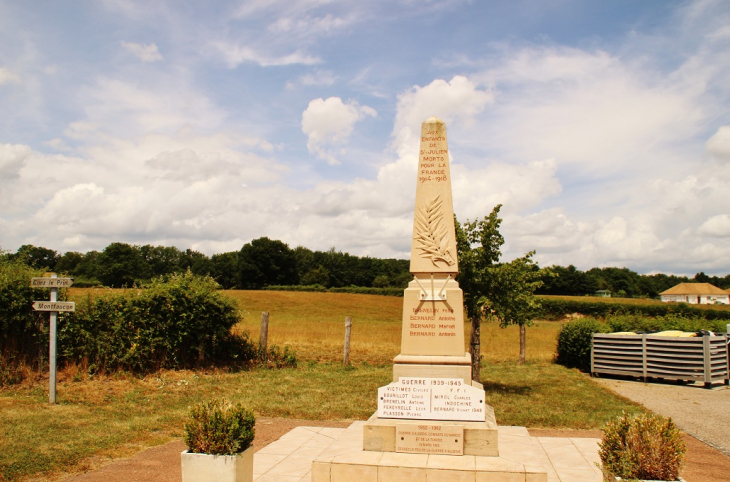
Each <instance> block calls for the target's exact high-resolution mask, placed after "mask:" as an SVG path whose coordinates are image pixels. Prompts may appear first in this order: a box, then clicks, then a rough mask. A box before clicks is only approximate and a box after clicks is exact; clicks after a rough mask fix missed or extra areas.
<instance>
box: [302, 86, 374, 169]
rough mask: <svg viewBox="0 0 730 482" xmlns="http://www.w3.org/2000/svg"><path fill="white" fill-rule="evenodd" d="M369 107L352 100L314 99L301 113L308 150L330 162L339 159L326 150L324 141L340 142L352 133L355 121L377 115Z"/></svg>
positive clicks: (335, 161)
mask: <svg viewBox="0 0 730 482" xmlns="http://www.w3.org/2000/svg"><path fill="white" fill-rule="evenodd" d="M377 115H378V113H377V112H376V111H375V110H374V109H373V108H371V107H368V106H361V105H359V104H358V103H357V102H356V101H354V100H350V101H348V102H347V103H344V102H342V99H340V98H339V97H329V98H327V99H322V98H319V99H314V100H312V101H310V102H309V105H308V106H307V108H306V109H305V110H304V112H303V113H302V132H304V133H305V134H306V135H307V138H308V140H307V148H308V149H309V152H312V153H316V154H317V155H318V156H319V157H321V158H322V159H324V160H326V161H327V162H328V163H330V164H332V165H336V164H340V161H339V160H338V159H337V158H336V157H335V156H334V155H333V154H332V153H331V152H330V151H328V150H327V149H325V146H326V145H327V144H344V143H345V142H346V141H347V139H348V138H349V137H350V134H352V130H353V128H354V127H355V123H356V122H357V121H359V120H361V119H363V118H365V117H366V116H371V117H377Z"/></svg>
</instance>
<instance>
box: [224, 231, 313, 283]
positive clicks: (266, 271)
mask: <svg viewBox="0 0 730 482" xmlns="http://www.w3.org/2000/svg"><path fill="white" fill-rule="evenodd" d="M238 264H239V273H240V286H241V287H242V288H244V289H259V288H263V287H264V286H269V285H295V284H297V283H298V282H299V276H298V274H297V259H296V256H295V255H294V252H293V251H292V250H291V249H290V248H289V246H287V245H286V244H285V243H283V242H281V241H276V240H271V239H269V238H266V237H263V238H258V239H254V240H253V241H251V242H250V243H247V244H244V245H243V247H242V248H241V251H240V252H239V253H238Z"/></svg>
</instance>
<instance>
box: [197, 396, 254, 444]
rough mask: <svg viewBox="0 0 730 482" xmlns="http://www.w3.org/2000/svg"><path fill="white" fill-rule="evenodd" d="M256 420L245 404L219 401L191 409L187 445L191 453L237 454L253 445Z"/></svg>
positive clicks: (205, 403)
mask: <svg viewBox="0 0 730 482" xmlns="http://www.w3.org/2000/svg"><path fill="white" fill-rule="evenodd" d="M255 423H256V418H255V417H254V414H253V412H252V411H251V410H247V409H246V408H244V407H243V405H242V404H241V403H236V404H233V403H231V402H229V401H228V400H225V399H216V400H211V401H209V402H203V403H200V404H198V405H195V406H193V407H190V412H189V416H188V421H187V422H186V423H185V444H186V445H187V446H188V449H190V451H191V452H193V453H196V454H210V455H234V454H237V453H239V452H243V451H244V450H246V449H247V448H249V447H250V446H251V442H253V437H254V425H255Z"/></svg>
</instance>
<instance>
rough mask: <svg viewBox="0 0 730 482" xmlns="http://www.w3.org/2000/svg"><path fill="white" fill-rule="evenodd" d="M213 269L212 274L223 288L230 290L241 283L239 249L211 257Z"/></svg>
mask: <svg viewBox="0 0 730 482" xmlns="http://www.w3.org/2000/svg"><path fill="white" fill-rule="evenodd" d="M210 262H211V266H212V270H211V273H210V275H211V276H212V277H213V279H215V280H216V281H217V282H218V284H220V285H221V286H222V287H223V288H225V289H227V290H230V289H233V288H237V287H238V285H239V278H240V276H239V272H238V251H231V252H229V253H220V254H214V255H213V256H211V258H210Z"/></svg>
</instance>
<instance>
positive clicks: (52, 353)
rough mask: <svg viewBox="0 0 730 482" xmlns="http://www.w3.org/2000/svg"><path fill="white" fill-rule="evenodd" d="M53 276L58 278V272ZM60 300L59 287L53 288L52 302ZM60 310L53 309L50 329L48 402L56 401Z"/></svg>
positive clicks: (52, 276)
mask: <svg viewBox="0 0 730 482" xmlns="http://www.w3.org/2000/svg"><path fill="white" fill-rule="evenodd" d="M51 278H58V275H57V274H56V273H53V274H52V275H51ZM56 301H58V288H51V303H54V302H56ZM57 321H58V311H51V327H50V330H49V335H50V337H51V338H50V346H49V349H48V365H49V369H50V375H49V377H48V403H50V404H54V403H56V322H57Z"/></svg>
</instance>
